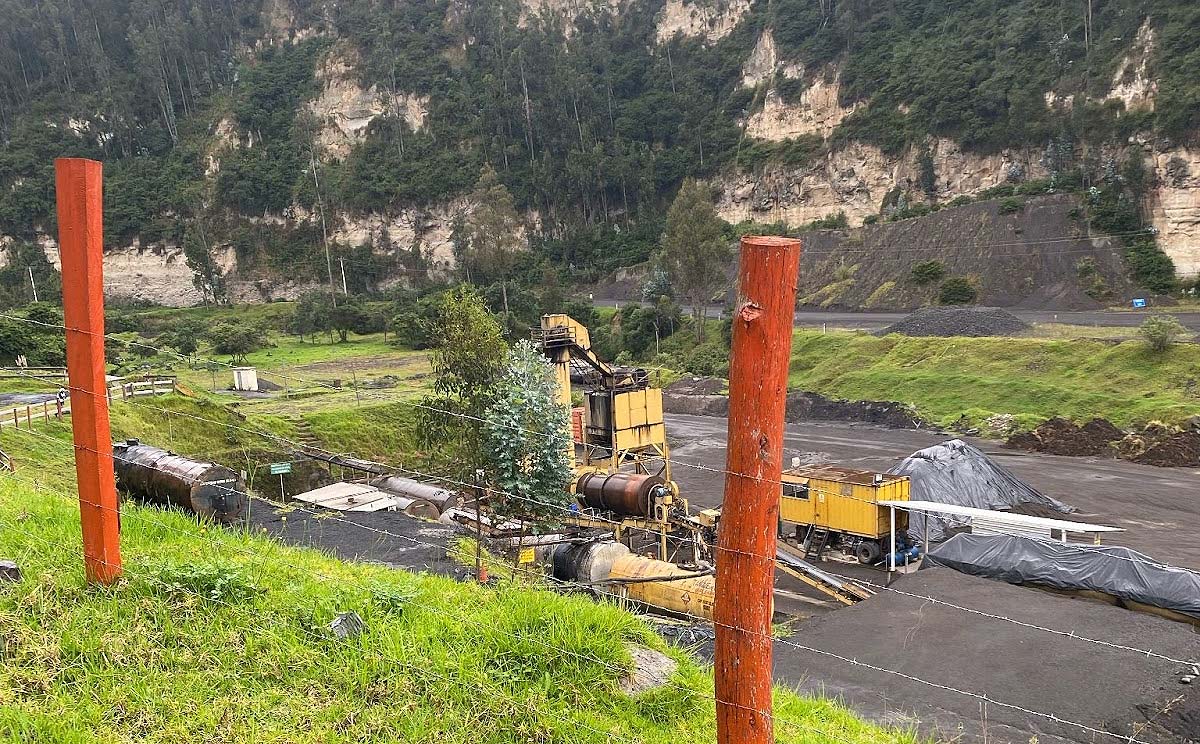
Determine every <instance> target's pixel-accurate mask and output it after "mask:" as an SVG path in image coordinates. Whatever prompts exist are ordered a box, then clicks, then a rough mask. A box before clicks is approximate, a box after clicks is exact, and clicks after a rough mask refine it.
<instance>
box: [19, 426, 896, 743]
mask: <svg viewBox="0 0 1200 744" xmlns="http://www.w3.org/2000/svg"><path fill="white" fill-rule="evenodd" d="M185 404H186V402H185V403H184V404H181V405H185ZM114 410H115V411H117V412H120V413H119V416H120V417H121V418H122V424H121V427H122V428H126V427H129V426H132V425H133V424H134V423H137V424H138V426H139V427H140V426H143V425H147V422H145V421H142V422H135V421H134V420H133V418H134V417H136V416H137V414H136V413H135V411H136V410H137V409H134V408H121V407H119V406H118V407H117V408H115V409H114ZM46 433H47V434H49V435H51V439H47V438H45V437H43V436H39V435H37V434H30V433H16V432H14V433H12V435H11V436H9V435H7V434H6V439H7V443H6V449H9V450H11V454H13V455H14V457H16V459H17V461H18V472H17V473H16V474H15V475H13V474H3V475H0V556H3V557H6V558H11V559H15V560H16V561H17V562H18V563H19V564H20V565H21V567H22V570H23V571H24V579H23V581H22V582H21V583H19V584H14V585H5V586H4V587H3V588H0V627H3V628H4V645H3V647H2V651H0V654H2V658H3V661H4V663H3V664H0V740H4V741H40V742H72V743H73V742H96V741H102V742H118V741H140V742H195V741H204V742H247V743H248V742H254V743H255V744H258V743H260V742H322V743H324V742H338V741H354V742H393V741H411V742H415V741H438V742H471V743H472V744H478V743H479V742H496V743H497V744H499V743H500V742H516V741H539V742H568V741H569V742H613V741H616V742H625V741H628V742H646V743H650V742H664V743H666V742H672V743H674V742H686V741H711V740H712V739H713V736H714V731H713V727H714V715H713V709H712V702H711V701H712V680H711V676H710V675H709V673H708V672H707V671H706V670H704V669H703V668H701V667H700V666H698V665H697V664H696V663H695V662H693V661H691V660H690V659H689V658H688V657H686V656H685V655H684V654H682V653H680V652H678V651H675V650H671V649H668V648H667V647H666V646H665V644H664V643H663V641H661V640H660V639H659V638H658V637H657V636H655V635H654V634H653V633H652V632H651V631H650V630H649V629H648V627H647V626H646V625H645V624H644V623H643V622H641V621H640V620H639V619H638V618H637V617H636V616H634V615H632V614H630V613H627V612H625V611H623V610H621V609H619V608H617V607H615V606H611V605H598V604H596V603H594V602H592V601H590V600H587V599H583V598H578V597H565V596H560V595H557V594H554V593H551V592H549V591H542V590H536V589H530V588H528V587H522V586H519V585H505V586H501V587H499V588H495V589H484V588H480V587H476V586H474V585H466V584H459V583H456V582H454V581H451V580H448V579H442V578H435V577H431V576H424V575H412V574H408V573H404V572H400V571H394V570H389V569H386V568H382V567H379V566H369V565H360V564H350V563H344V562H341V561H338V560H335V559H332V558H329V557H327V556H324V555H322V554H320V553H317V552H315V551H312V550H308V549H297V548H292V547H287V546H284V545H281V544H279V543H277V542H274V541H272V540H270V539H267V538H266V537H263V536H260V535H255V534H247V533H245V532H242V531H229V530H223V529H216V528H210V527H205V526H202V525H200V524H198V523H196V522H194V521H193V520H191V519H190V518H188V517H187V516H184V515H182V514H178V513H170V512H163V511H159V510H155V509H150V508H142V507H138V506H134V505H132V504H126V505H125V506H124V507H123V516H122V550H123V555H124V560H125V564H126V577H125V579H124V580H123V581H122V582H120V583H119V584H118V585H116V586H115V587H113V588H110V589H104V590H96V589H90V588H88V587H86V586H85V585H84V583H83V576H82V566H81V560H80V556H79V523H78V519H79V517H78V506H77V504H76V502H75V496H74V493H73V489H72V486H71V481H72V469H71V465H70V456H71V454H70V453H71V444H70V439H69V435H68V434H67V427H66V425H64V424H57V425H53V426H50V427H48V428H47V429H46ZM159 433H160V434H161V433H163V432H159ZM168 434H169V435H170V436H172V437H173V438H174V439H175V441H178V442H188V441H190V442H192V443H193V444H194V445H195V446H202V445H204V444H205V443H206V442H208V441H209V439H210V438H211V433H210V432H208V431H206V430H205V429H203V428H196V429H195V430H192V429H190V428H189V427H188V426H187V424H185V423H181V422H178V421H177V422H176V423H175V424H173V428H172V431H171V432H168ZM231 436H235V437H236V436H238V435H231ZM55 440H57V441H55ZM35 482H36V484H37V485H36V486H35V485H34V483H35ZM349 610H354V611H356V612H358V613H359V614H360V615H361V616H362V617H363V618H364V620H365V621H366V625H367V630H366V632H365V633H364V634H363V635H362V636H360V637H357V638H354V639H352V640H348V641H339V640H337V639H335V638H333V637H332V636H331V634H330V632H329V631H328V630H327V627H328V624H329V622H330V621H331V620H332V619H333V617H334V616H335V615H336V614H337V613H339V612H345V611H349ZM626 644H639V645H643V646H648V647H650V648H654V649H658V650H661V651H664V652H666V653H668V654H669V655H671V656H672V657H674V658H675V659H676V660H677V661H678V662H679V667H678V670H677V671H676V672H675V673H674V674H673V676H672V677H671V680H670V684H668V685H667V686H665V687H663V688H660V689H658V690H656V691H651V692H648V693H644V694H641V695H639V696H629V695H626V694H624V693H622V692H621V691H620V688H619V680H620V679H621V678H622V677H623V676H624V675H625V674H626V673H627V672H628V670H629V669H630V668H631V664H632V658H631V656H630V653H629V651H628V648H627V646H626ZM776 705H777V707H776V715H777V721H778V722H777V731H778V738H779V741H781V742H812V743H813V744H816V743H817V742H826V741H828V740H829V738H830V737H833V738H836V739H837V740H838V741H844V742H851V743H855V744H857V743H859V742H861V743H862V744H867V743H868V742H870V743H871V744H876V743H878V742H896V743H897V744H899V743H901V742H913V741H915V739H914V737H913V736H911V735H908V734H905V733H895V732H885V731H882V730H880V729H878V728H876V727H874V726H871V725H868V724H865V723H863V722H861V721H859V720H857V719H855V718H854V717H853V715H852V714H850V713H849V712H848V711H847V710H846V709H845V708H842V707H841V706H839V705H837V704H835V703H832V702H829V701H826V700H817V699H809V698H801V697H799V696H797V695H794V694H792V693H790V692H786V691H782V690H781V691H779V692H778V693H777V695H776ZM785 721H786V722H787V723H785Z"/></svg>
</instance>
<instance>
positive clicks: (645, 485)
mask: <svg viewBox="0 0 1200 744" xmlns="http://www.w3.org/2000/svg"><path fill="white" fill-rule="evenodd" d="M665 488H666V484H665V483H664V482H663V479H662V478H660V477H659V476H657V475H645V474H642V473H612V474H609V473H584V474H583V475H581V476H579V480H578V481H576V483H575V493H576V494H577V495H578V496H580V497H581V498H582V499H583V503H585V504H586V505H588V506H590V507H592V508H593V509H600V510H602V511H610V512H614V513H616V514H621V515H623V516H628V517H650V516H653V515H654V499H655V497H656V496H657V495H658V494H659V493H660V491H661V490H662V489H665Z"/></svg>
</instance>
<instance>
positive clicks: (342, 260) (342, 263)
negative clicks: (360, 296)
mask: <svg viewBox="0 0 1200 744" xmlns="http://www.w3.org/2000/svg"><path fill="white" fill-rule="evenodd" d="M338 265H339V266H341V267H342V294H344V295H348V294H350V290H348V289H346V257H345V256H338Z"/></svg>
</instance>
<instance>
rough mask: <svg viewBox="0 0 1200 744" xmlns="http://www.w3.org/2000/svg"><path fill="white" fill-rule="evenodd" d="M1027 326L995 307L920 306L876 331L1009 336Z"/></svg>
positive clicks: (884, 334) (935, 334)
mask: <svg viewBox="0 0 1200 744" xmlns="http://www.w3.org/2000/svg"><path fill="white" fill-rule="evenodd" d="M1028 329H1029V325H1028V324H1027V323H1025V321H1023V320H1021V319H1020V318H1018V317H1017V316H1015V315H1013V314H1012V313H1010V312H1008V311H1007V310H1001V309H1000V308H998V307H923V308H921V309H920V310H918V311H916V312H915V313H912V314H910V315H909V316H908V317H906V318H904V319H902V320H900V321H898V322H896V323H893V324H892V325H890V326H888V327H887V328H884V329H883V330H881V331H878V332H877V333H878V335H880V336H886V335H887V334H889V333H899V334H902V335H905V336H1009V335H1012V334H1014V333H1020V332H1022V331H1026V330H1028Z"/></svg>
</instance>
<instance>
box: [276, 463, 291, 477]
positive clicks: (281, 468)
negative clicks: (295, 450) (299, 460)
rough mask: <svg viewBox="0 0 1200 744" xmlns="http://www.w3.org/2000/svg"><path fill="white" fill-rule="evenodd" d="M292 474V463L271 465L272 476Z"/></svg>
mask: <svg viewBox="0 0 1200 744" xmlns="http://www.w3.org/2000/svg"><path fill="white" fill-rule="evenodd" d="M290 472H292V464H291V463H290V462H273V463H271V475H285V474H287V473H290Z"/></svg>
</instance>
